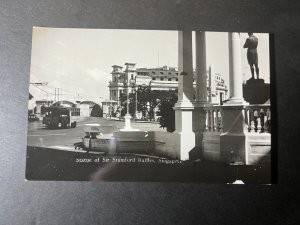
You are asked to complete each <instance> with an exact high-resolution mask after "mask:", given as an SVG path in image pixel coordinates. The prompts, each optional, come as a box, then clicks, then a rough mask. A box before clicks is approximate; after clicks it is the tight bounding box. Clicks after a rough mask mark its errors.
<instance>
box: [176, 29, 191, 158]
mask: <svg viewBox="0 0 300 225" xmlns="http://www.w3.org/2000/svg"><path fill="white" fill-rule="evenodd" d="M178 66H179V71H178V73H179V75H178V77H179V79H178V102H177V103H176V104H175V106H174V110H175V132H174V143H173V144H174V151H175V155H176V156H177V158H179V159H181V160H188V159H189V152H190V151H191V150H192V149H193V148H194V147H195V133H194V132H193V109H194V88H193V54H192V31H178Z"/></svg>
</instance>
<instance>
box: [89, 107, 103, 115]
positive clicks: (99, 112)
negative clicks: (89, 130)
mask: <svg viewBox="0 0 300 225" xmlns="http://www.w3.org/2000/svg"><path fill="white" fill-rule="evenodd" d="M91 116H92V117H103V110H102V109H101V107H100V106H99V105H98V104H95V105H94V106H93V108H92V111H91Z"/></svg>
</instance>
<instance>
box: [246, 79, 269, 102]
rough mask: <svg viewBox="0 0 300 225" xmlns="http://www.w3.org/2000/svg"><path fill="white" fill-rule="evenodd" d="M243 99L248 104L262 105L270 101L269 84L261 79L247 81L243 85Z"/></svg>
mask: <svg viewBox="0 0 300 225" xmlns="http://www.w3.org/2000/svg"><path fill="white" fill-rule="evenodd" d="M243 93H244V99H245V100H246V101H247V102H249V103H250V104H264V103H265V102H267V101H268V100H269V99H270V84H266V83H265V81H264V80H263V79H253V78H251V79H249V80H247V82H246V84H243Z"/></svg>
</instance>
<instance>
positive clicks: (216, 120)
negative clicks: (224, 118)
mask: <svg viewBox="0 0 300 225" xmlns="http://www.w3.org/2000/svg"><path fill="white" fill-rule="evenodd" d="M213 118H214V131H218V129H217V127H218V113H217V110H215V109H214V110H213Z"/></svg>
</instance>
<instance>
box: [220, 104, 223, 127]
mask: <svg viewBox="0 0 300 225" xmlns="http://www.w3.org/2000/svg"><path fill="white" fill-rule="evenodd" d="M220 132H223V111H222V109H221V110H220Z"/></svg>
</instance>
